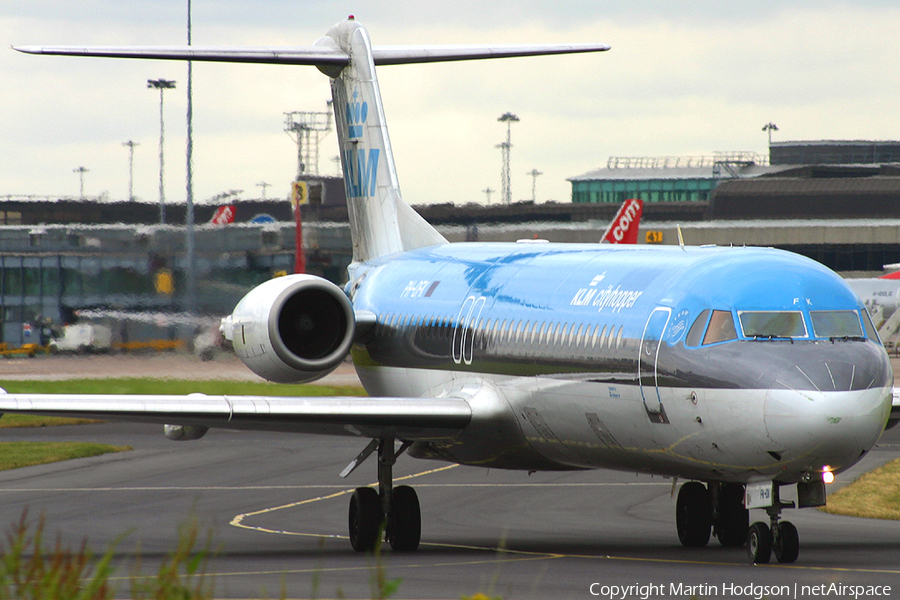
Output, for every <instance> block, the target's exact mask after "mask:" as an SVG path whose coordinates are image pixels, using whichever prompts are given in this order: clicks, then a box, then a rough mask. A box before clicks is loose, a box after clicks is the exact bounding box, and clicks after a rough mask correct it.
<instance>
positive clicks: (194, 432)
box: [164, 425, 209, 442]
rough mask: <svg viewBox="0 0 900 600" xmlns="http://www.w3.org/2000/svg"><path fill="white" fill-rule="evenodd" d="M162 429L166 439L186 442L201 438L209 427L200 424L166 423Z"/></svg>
mask: <svg viewBox="0 0 900 600" xmlns="http://www.w3.org/2000/svg"><path fill="white" fill-rule="evenodd" d="M164 431H165V434H166V439H167V440H172V441H173V442H187V441H191V440H199V439H200V438H202V437H203V436H204V435H206V432H207V431H209V427H204V426H202V425H166V426H165V429H164Z"/></svg>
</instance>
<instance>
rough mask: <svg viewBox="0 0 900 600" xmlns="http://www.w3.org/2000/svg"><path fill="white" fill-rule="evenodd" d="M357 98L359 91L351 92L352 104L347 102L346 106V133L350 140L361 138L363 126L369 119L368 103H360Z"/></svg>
mask: <svg viewBox="0 0 900 600" xmlns="http://www.w3.org/2000/svg"><path fill="white" fill-rule="evenodd" d="M358 97H359V90H358V89H356V90H353V102H348V103H347V106H346V109H347V131H348V133H349V135H350V139H351V140H353V139H356V138H360V137H362V133H363V124H364V123H365V122H366V119H368V117H369V103H368V102H366V101H365V100H364V101H362V102H360V101H359V100H357V98H358Z"/></svg>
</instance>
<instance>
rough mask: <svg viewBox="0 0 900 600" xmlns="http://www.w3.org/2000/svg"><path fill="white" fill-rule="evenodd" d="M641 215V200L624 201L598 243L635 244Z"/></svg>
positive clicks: (642, 210) (642, 203)
mask: <svg viewBox="0 0 900 600" xmlns="http://www.w3.org/2000/svg"><path fill="white" fill-rule="evenodd" d="M643 213H644V202H643V200H638V199H637V198H630V199H628V200H626V201H625V202H624V203H622V206H621V207H620V208H619V212H617V213H616V216H615V218H613V220H612V223H610V224H609V227H608V228H607V229H606V232H605V233H604V234H603V237H602V238H600V243H601V244H602V243H604V242H608V243H610V244H637V237H638V225H639V224H640V222H641V215H642V214H643Z"/></svg>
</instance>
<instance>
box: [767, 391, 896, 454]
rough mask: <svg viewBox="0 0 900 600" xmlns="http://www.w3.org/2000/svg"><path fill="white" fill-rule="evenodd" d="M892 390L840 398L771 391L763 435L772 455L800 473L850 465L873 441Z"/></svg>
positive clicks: (838, 394)
mask: <svg viewBox="0 0 900 600" xmlns="http://www.w3.org/2000/svg"><path fill="white" fill-rule="evenodd" d="M890 397H891V389H890V388H889V387H878V388H870V389H868V390H854V391H843V392H834V391H831V392H825V391H808V390H803V391H799V390H777V389H775V390H771V391H770V392H769V394H768V396H767V399H766V409H765V421H766V433H767V435H768V438H769V441H770V443H771V444H772V452H776V453H778V454H779V455H781V456H782V459H783V461H785V463H786V464H788V463H790V464H793V465H794V466H795V467H796V468H798V469H799V470H800V471H803V470H809V469H812V470H818V469H820V468H821V467H822V466H824V465H829V466H830V467H832V469H833V470H835V471H840V470H842V469H845V468H847V467H849V466H851V465H852V464H854V463H855V462H856V461H857V460H859V459H860V457H861V456H862V455H863V454H864V453H866V452H868V451H869V450H870V449H871V448H872V447H873V446H874V445H875V442H876V441H877V440H878V437H879V436H880V435H881V432H882V431H883V430H884V425H885V422H886V420H887V414H888V412H889V411H890V402H891V400H890Z"/></svg>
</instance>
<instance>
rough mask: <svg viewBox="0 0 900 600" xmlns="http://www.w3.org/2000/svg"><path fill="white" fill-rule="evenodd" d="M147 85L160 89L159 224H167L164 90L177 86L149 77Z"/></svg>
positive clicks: (170, 82)
mask: <svg viewBox="0 0 900 600" xmlns="http://www.w3.org/2000/svg"><path fill="white" fill-rule="evenodd" d="M147 87H148V88H154V89H157V90H159V224H160V225H165V224H166V189H165V187H164V186H163V173H164V171H165V164H166V161H165V154H164V152H163V148H164V146H165V132H166V129H165V121H164V119H163V92H164V91H166V90H171V89H174V88H175V82H174V81H172V80H169V79H148V80H147Z"/></svg>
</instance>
